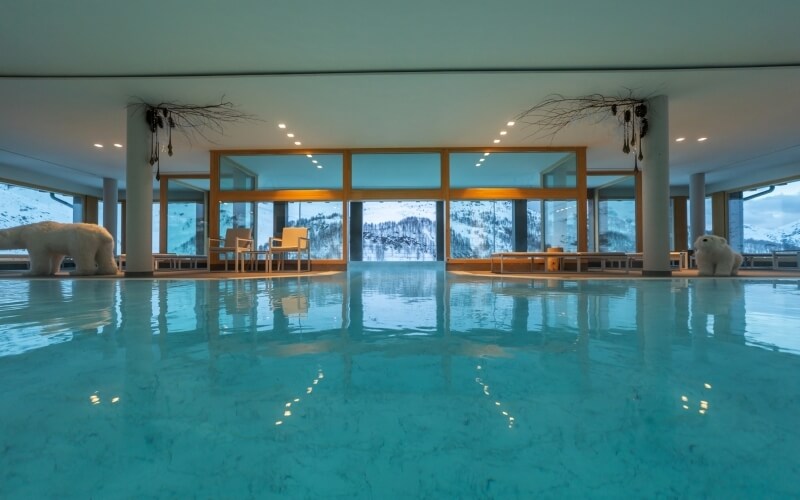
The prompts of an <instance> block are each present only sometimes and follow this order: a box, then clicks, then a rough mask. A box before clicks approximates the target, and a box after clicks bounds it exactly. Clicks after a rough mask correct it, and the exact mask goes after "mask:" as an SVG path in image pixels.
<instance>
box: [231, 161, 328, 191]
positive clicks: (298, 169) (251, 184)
mask: <svg viewBox="0 0 800 500" xmlns="http://www.w3.org/2000/svg"><path fill="white" fill-rule="evenodd" d="M219 188H220V190H221V191H251V190H276V189H341V188H342V155H341V154H283V155H279V154H261V155H226V156H222V157H221V158H220V167H219Z"/></svg>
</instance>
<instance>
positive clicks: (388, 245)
mask: <svg viewBox="0 0 800 500" xmlns="http://www.w3.org/2000/svg"><path fill="white" fill-rule="evenodd" d="M782 188H783V189H782V190H781V189H780V188H779V189H778V190H776V194H775V195H768V196H763V197H759V198H754V199H752V200H748V201H745V202H744V207H745V209H744V244H743V248H741V249H739V250H740V251H743V252H745V253H769V252H771V251H773V250H781V249H795V248H800V195H798V194H796V193H800V182H795V183H793V184H789V185H788V186H782ZM73 202H74V200H73V197H72V195H66V194H61V193H55V194H51V193H50V192H49V191H43V190H37V189H30V188H26V187H20V186H14V185H9V184H2V183H0V228H6V227H13V226H18V225H22V224H30V223H33V222H40V221H46V220H53V221H58V222H73V207H72V205H73ZM256 205H257V210H258V227H257V228H256V234H257V243H258V246H259V247H260V248H264V247H265V245H266V244H267V241H268V238H269V236H270V235H271V234H272V220H273V212H272V204H271V203H257V204H256ZM539 206H540V205H539V203H538V202H531V203H528V250H531V251H534V250H540V249H541V241H542V232H541V228H542V213H541V210H540V209H539V208H538V207H539ZM363 207H364V212H363V217H364V226H363V259H364V260H365V261H430V260H435V258H436V203H435V202H433V201H409V202H364V204H363ZM77 208H78V209H80V207H77ZM221 208H222V210H221V214H220V226H221V228H222V230H223V232H224V228H225V227H230V226H231V224H232V223H233V215H232V213H231V210H230V204H223V206H222V207H221ZM512 208H513V205H512V203H511V202H510V201H454V202H452V203H451V205H450V237H451V256H452V257H453V258H482V257H488V256H489V255H490V254H491V253H492V252H497V251H509V250H511V249H512V248H513V239H512V238H513V230H512ZM76 211H77V210H76ZM600 211H601V215H602V216H601V221H602V222H601V250H603V251H632V249H633V246H634V240H633V238H634V235H633V231H634V227H635V226H634V217H633V204H632V202H631V203H629V204H619V203H609V204H601V207H600ZM196 212H197V211H196V205H194V204H193V203H170V205H169V208H168V234H169V244H168V251H170V252H174V253H180V254H198V253H201V250H202V248H203V243H204V242H203V241H198V238H200V239H202V238H203V237H204V236H202V234H203V233H202V231H198V227H200V228H201V229H202V225H203V221H200V223H199V224H198V221H197V215H196ZM101 213H102V211H101ZM158 213H159V212H158V203H155V204H154V205H153V252H158V227H159V226H158ZM288 213H289V221H288V223H289V225H292V226H307V227H308V228H309V232H310V235H309V236H310V238H311V241H312V247H311V249H312V258H315V259H339V258H342V251H343V250H342V249H343V245H342V211H341V203H339V202H304V203H290V204H289V208H288ZM792 217H793V218H794V219H791V218H792ZM787 219H789V220H788V221H787ZM120 222H121V221H120ZM244 222H245V224H252V221H244ZM567 225H568V223H567ZM571 231H572V229H571V228H569V227H567V228H566V232H564V234H562V235H560V236H558V235H556V236H554V238H558V239H559V243H560V244H561V245H562V246H563V247H564V248H565V249H573V248H572V245H573V244H574V242H573V241H571V240H572V239H573V238H572V237H569V236H567V234H569V233H570V232H571ZM559 243H555V242H554V243H549V242H548V244H551V245H553V246H557V245H558V244H559ZM2 253H5V254H24V253H25V250H2Z"/></svg>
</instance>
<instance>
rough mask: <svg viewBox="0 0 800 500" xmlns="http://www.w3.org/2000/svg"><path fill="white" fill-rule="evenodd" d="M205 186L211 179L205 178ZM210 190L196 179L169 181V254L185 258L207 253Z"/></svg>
mask: <svg viewBox="0 0 800 500" xmlns="http://www.w3.org/2000/svg"><path fill="white" fill-rule="evenodd" d="M201 181H202V182H204V183H205V185H206V186H207V185H208V180H206V179H202V180H201ZM206 192H207V187H206V189H203V186H196V185H195V184H194V183H193V180H189V179H186V180H184V179H170V180H169V181H168V182H167V252H168V253H176V254H181V255H203V254H205V242H206V234H205V231H206V229H205V228H206V223H205V203H206Z"/></svg>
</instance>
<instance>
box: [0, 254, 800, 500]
mask: <svg viewBox="0 0 800 500" xmlns="http://www.w3.org/2000/svg"><path fill="white" fill-rule="evenodd" d="M0 281H1V282H0V287H1V289H2V290H3V293H2V294H0V380H2V386H3V390H2V391H1V392H0V410H1V411H2V427H0V449H2V454H0V498H4V499H31V498H97V499H105V498H136V499H142V498H237V499H239V498H315V499H316V498H326V499H328V498H333V499H336V498H342V499H351V498H366V499H370V498H375V499H386V498H435V499H451V498H452V499H455V498H498V499H501V498H587V497H594V498H597V497H615V498H656V497H657V498H661V497H666V498H788V497H796V496H797V495H798V486H797V478H798V477H800V425H798V422H800V281H799V280H797V279H783V280H780V279H778V280H775V279H769V280H766V279H765V280H756V279H735V278H719V279H715V278H705V279H678V278H670V279H614V280H600V279H545V278H538V277H537V278H536V279H529V278H519V277H503V278H499V277H497V276H478V275H471V274H466V273H453V272H445V271H444V270H442V269H441V268H436V267H419V268H415V267H412V266H406V267H395V266H385V267H382V266H380V265H376V266H374V267H364V268H361V269H358V270H351V271H349V272H342V273H328V274H323V275H318V276H303V277H300V278H297V277H283V278H276V279H272V280H268V279H236V280H211V279H200V280H179V279H174V280H168V279H161V280H146V279H126V280H116V279H31V280H26V279H9V280H0Z"/></svg>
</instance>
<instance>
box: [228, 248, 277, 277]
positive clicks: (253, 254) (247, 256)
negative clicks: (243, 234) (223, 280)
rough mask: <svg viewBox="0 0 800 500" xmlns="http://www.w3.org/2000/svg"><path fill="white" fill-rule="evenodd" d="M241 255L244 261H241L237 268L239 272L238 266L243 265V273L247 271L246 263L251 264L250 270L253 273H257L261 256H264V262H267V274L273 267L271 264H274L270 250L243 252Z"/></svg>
mask: <svg viewBox="0 0 800 500" xmlns="http://www.w3.org/2000/svg"><path fill="white" fill-rule="evenodd" d="M240 255H241V259H242V261H241V263H237V266H236V269H237V271H238V270H239V267H240V266H239V265H238V264H241V270H242V272H244V271H245V262H249V263H250V270H251V271H255V270H256V269H257V267H258V256H259V255H263V256H264V260H266V263H265V271H266V272H269V271H270V267H272V266H271V264H272V262H271V261H272V255H271V254H270V251H269V250H245V251H243V252H240Z"/></svg>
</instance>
